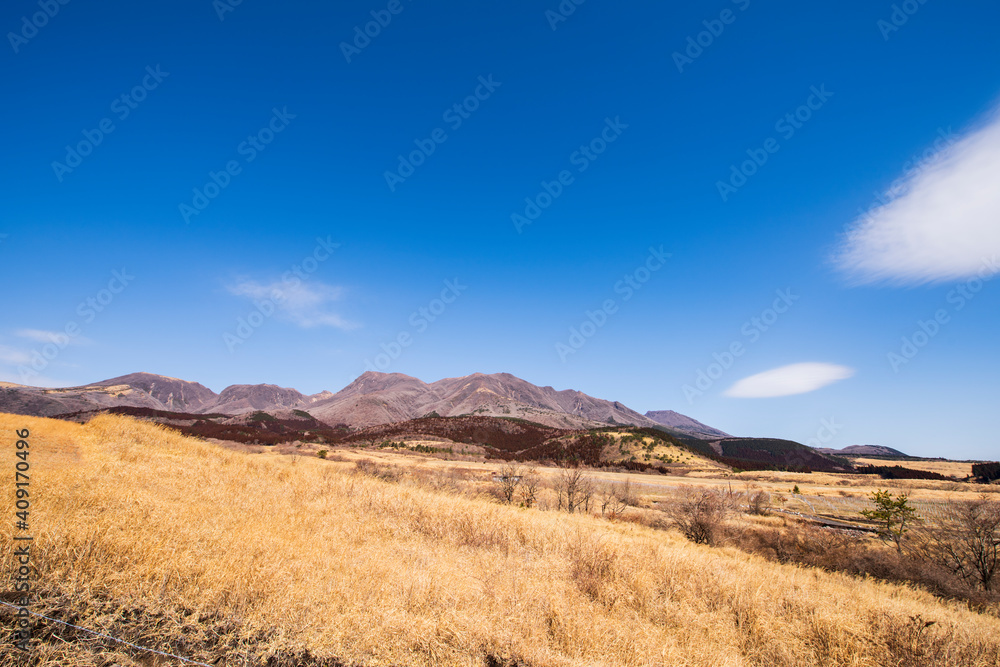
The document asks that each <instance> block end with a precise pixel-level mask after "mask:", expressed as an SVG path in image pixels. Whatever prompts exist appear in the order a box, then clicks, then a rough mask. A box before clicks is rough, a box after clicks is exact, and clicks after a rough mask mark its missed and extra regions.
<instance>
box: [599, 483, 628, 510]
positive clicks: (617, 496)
mask: <svg viewBox="0 0 1000 667" xmlns="http://www.w3.org/2000/svg"><path fill="white" fill-rule="evenodd" d="M635 502H636V500H635V494H634V492H633V491H632V481H631V480H629V479H626V480H625V481H624V482H616V483H614V484H607V485H605V486H604V490H603V493H602V494H601V514H604V515H606V516H607V517H609V518H611V519H617V518H618V517H620V516H621V515H622V514H623V513H624V512H625V510H626V509H628V508H629V506H630V505H634V504H635Z"/></svg>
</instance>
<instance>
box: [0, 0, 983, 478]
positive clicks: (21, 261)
mask: <svg viewBox="0 0 1000 667" xmlns="http://www.w3.org/2000/svg"><path fill="white" fill-rule="evenodd" d="M813 5H814V3H791V2H778V3H763V2H759V1H758V0H749V1H748V0H739V1H737V2H729V1H728V0H725V1H724V0H715V1H712V2H691V3H683V5H680V4H676V5H675V4H671V3H624V4H622V3H607V2H600V0H588V1H587V2H583V3H582V4H579V5H576V4H573V3H572V2H563V3H562V5H560V4H559V3H558V2H556V0H548V1H542V0H539V1H532V2H510V3H502V4H498V5H483V4H479V3H472V4H470V3H460V2H437V3H421V2H411V1H410V0H399V1H398V2H381V1H375V2H368V1H366V2H357V1H346V2H340V3H320V2H286V3H276V2H264V1H261V0H245V1H244V2H242V3H240V4H238V5H232V4H230V3H228V2H226V0H220V1H219V2H216V3H214V4H213V2H211V1H210V0H198V1H178V2H173V3H167V4H158V5H156V6H147V5H146V4H145V3H134V2H128V3H126V2H117V1H109V2H103V3H98V4H95V3H83V2H68V3H67V4H65V5H58V4H57V3H53V4H52V5H51V6H48V12H49V13H50V14H53V15H51V16H46V15H44V14H39V12H44V11H45V7H46V6H47V5H46V2H45V1H44V0H43V2H42V3H41V5H40V4H39V3H38V2H37V1H36V2H30V1H28V0H17V1H15V2H10V3H7V4H6V5H5V6H4V9H3V10H2V12H0V27H2V28H3V31H4V33H5V34H6V40H5V41H6V42H7V44H6V45H5V46H4V47H2V48H4V49H6V53H4V54H2V55H0V68H2V77H3V81H4V82H5V88H6V90H7V94H8V96H7V101H6V103H5V104H4V105H3V107H2V110H0V114H2V118H3V122H4V126H5V127H7V128H8V132H7V135H6V138H5V141H4V154H5V159H4V160H3V161H2V162H0V183H3V187H4V189H5V193H4V204H5V205H4V210H3V214H2V217H0V234H3V235H4V236H2V237H0V260H2V261H0V275H2V276H3V280H4V285H5V286H6V289H5V290H4V291H3V296H2V312H3V313H4V319H3V321H2V323H0V379H3V380H6V381H12V382H22V383H27V384H38V385H75V384H82V383H87V382H92V381H97V380H101V379H104V378H108V377H113V376H116V375H121V374H124V373H129V372H134V371H138V370H145V371H150V372H154V373H160V374H164V375H169V376H174V377H181V378H185V379H190V380H197V381H200V382H202V383H203V384H205V385H207V386H209V387H211V388H213V389H215V390H216V391H219V390H221V389H222V388H224V387H225V386H227V385H229V384H234V383H257V382H272V383H275V384H280V385H283V386H291V387H295V388H297V389H299V390H300V391H303V392H307V393H313V392H318V391H320V390H323V389H329V390H332V391H337V390H339V389H340V388H342V387H343V386H344V385H346V384H347V383H349V382H350V381H351V380H352V379H353V378H354V377H356V376H357V375H359V374H360V373H362V372H363V371H364V370H365V369H366V368H377V369H379V370H386V371H394V372H402V373H407V374H410V375H414V376H416V377H419V378H421V379H424V380H426V381H433V380H437V379H440V378H443V377H454V376H458V375H465V374H469V373H472V372H476V371H480V372H486V373H490V372H510V373H513V374H515V375H517V376H520V377H523V378H524V379H526V380H529V381H531V382H534V383H536V384H539V385H551V386H554V387H556V388H557V389H566V388H574V389H579V390H581V391H584V392H587V393H589V394H592V395H595V396H598V397H602V398H608V399H614V400H619V401H621V402H623V403H625V404H626V405H629V406H630V407H633V408H635V409H637V410H640V411H643V412H644V411H646V410H651V409H674V410H677V411H679V412H683V413H685V414H689V415H691V416H693V417H695V418H697V419H699V420H701V421H704V422H706V423H708V424H711V425H713V426H716V427H718V428H721V429H724V430H726V431H728V432H730V433H734V434H739V435H756V436H776V437H785V438H791V439H795V440H798V441H800V442H806V441H811V442H812V444H826V445H829V446H836V447H840V446H846V445H850V444H861V443H870V444H884V445H889V446H893V447H897V448H900V449H902V450H904V451H907V452H911V453H914V454H920V455H947V456H951V457H968V458H996V452H997V436H996V416H995V415H996V404H997V398H998V390H997V384H996V377H997V373H998V371H1000V355H998V354H997V351H996V340H997V337H996V331H997V328H998V325H1000V308H998V305H1000V290H998V286H997V285H995V284H993V283H992V282H991V281H990V280H989V278H990V277H991V276H992V275H993V274H995V273H996V271H997V267H996V265H995V264H992V263H990V260H991V258H993V257H994V256H995V255H1000V232H998V228H1000V225H998V224H997V220H998V216H997V214H998V213H1000V204H998V201H997V194H996V193H997V192H998V191H1000V188H998V187H997V181H996V174H997V173H998V170H997V168H998V154H1000V142H998V141H997V123H996V120H995V119H996V116H995V115H994V114H995V111H994V110H995V108H996V104H997V100H998V93H1000V76H998V74H997V72H1000V51H998V50H997V49H996V35H995V30H996V25H997V20H998V19H1000V8H998V7H997V6H996V4H995V3H987V2H955V3H945V2H941V1H940V0H928V1H927V2H925V3H923V4H920V3H919V2H916V1H915V0H914V1H913V2H911V3H904V5H897V7H898V9H894V7H893V4H892V3H878V2H875V3H872V2H857V1H855V2H841V3H825V4H821V5H817V6H813ZM560 7H561V8H562V13H559V12H560ZM56 8H57V10H56ZM570 9H572V13H570V11H569V10H570ZM373 21H375V22H376V23H372V22H373ZM378 21H381V23H382V24H384V25H380V24H379V23H377V22H378ZM366 29H367V30H368V31H369V33H370V34H371V35H374V36H371V37H365V36H363V35H364V31H365V30H366ZM359 34H360V35H362V36H359ZM456 105H457V107H456ZM789 114H791V116H789ZM108 130H110V131H108ZM84 153H85V155H83V154H84ZM748 161H749V162H748ZM739 172H742V173H739ZM747 174H749V175H747ZM861 211H867V213H866V214H865V215H861V213H860V212H861ZM665 255H669V257H665ZM654 267H655V268H654ZM115 272H118V273H117V274H116V273H115ZM977 275H978V276H982V278H984V279H983V280H981V281H980V278H978V277H977ZM970 281H972V282H971V283H970ZM630 283H631V284H630ZM88 299H90V300H93V301H92V302H91V303H89V304H88ZM606 306H607V309H605V307H606ZM421 309H423V311H424V312H421ZM779 310H780V311H782V312H778V311H779ZM254 313H256V314H254ZM241 321H242V322H245V324H241ZM587 322H591V323H592V324H586V323H587ZM921 323H923V327H922V326H921ZM598 325H599V326H598ZM67 327H69V330H70V331H72V332H74V335H72V336H64V335H61V333H60V332H65V331H66V330H67ZM574 332H576V333H574ZM929 332H933V335H931V334H930V333H929ZM53 336H54V337H53ZM904 338H905V339H906V340H904ZM400 341H402V342H403V343H405V346H404V345H400V344H399V342H400ZM397 345H398V346H399V347H398V348H397V347H396V346H397ZM907 345H909V346H910V347H907ZM46 346H49V347H47V348H46ZM53 346H55V347H53ZM731 350H737V351H739V354H736V355H733V356H732V358H731V359H730V358H729V357H728V355H729V354H732V352H731ZM380 354H383V355H385V356H382V357H379V356H378V355H380ZM39 355H41V357H40V356H39ZM46 355H47V357H48V358H44V357H45V356H46ZM713 364H717V366H713ZM702 374H704V375H702ZM761 374H763V375H761Z"/></svg>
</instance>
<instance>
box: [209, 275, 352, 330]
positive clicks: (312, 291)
mask: <svg viewBox="0 0 1000 667" xmlns="http://www.w3.org/2000/svg"><path fill="white" fill-rule="evenodd" d="M227 289H228V290H229V292H230V294H234V295H236V296H241V297H245V298H247V299H250V300H251V301H254V302H257V303H261V302H265V301H270V302H271V303H273V304H274V305H275V307H276V310H275V312H276V313H277V314H280V315H281V316H282V317H284V318H285V319H287V320H289V321H290V322H293V323H294V324H296V325H298V326H300V327H303V328H306V329H311V328H314V327H334V328H337V329H343V330H345V331H347V330H350V329H355V328H357V327H358V325H357V324H356V323H354V322H350V321H348V320H345V319H344V318H343V317H341V316H340V315H339V314H337V313H335V312H333V311H332V310H331V308H330V306H331V304H333V303H335V302H337V301H340V300H341V298H342V297H343V295H344V289H343V288H342V287H336V286H333V285H326V284H323V283H320V282H316V281H312V282H309V283H304V282H298V283H291V282H283V281H280V280H279V281H274V282H271V283H261V282H258V281H256V280H250V279H243V280H239V281H237V282H236V283H234V284H232V285H229V286H227Z"/></svg>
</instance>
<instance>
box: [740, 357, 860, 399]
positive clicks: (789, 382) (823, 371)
mask: <svg viewBox="0 0 1000 667" xmlns="http://www.w3.org/2000/svg"><path fill="white" fill-rule="evenodd" d="M852 375H854V369H853V368H848V367H847V366H837V365H835V364H826V363H821V362H804V363H800V364H791V365H788V366H782V367H780V368H772V369H771V370H769V371H764V372H763V373H757V374H756V375H751V376H750V377H746V378H743V379H742V380H740V381H739V382H737V383H736V384H734V385H733V386H732V387H730V388H729V389H727V390H726V391H725V392H723V393H724V395H725V396H731V397H733V398H773V397H776V396H792V395H795V394H807V393H809V392H811V391H816V390H817V389H822V388H823V387H825V386H827V385H830V384H833V383H834V382H838V381H840V380H845V379H847V378H849V377H851V376H852Z"/></svg>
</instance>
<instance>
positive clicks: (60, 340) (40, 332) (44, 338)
mask: <svg viewBox="0 0 1000 667" xmlns="http://www.w3.org/2000/svg"><path fill="white" fill-rule="evenodd" d="M14 335H15V336H17V337H18V338H27V339H28V340H33V341H35V342H38V343H57V344H60V345H87V344H90V343H92V342H93V341H91V340H90V339H89V338H86V337H84V336H80V335H76V336H67V335H66V334H65V333H64V332H62V331H46V330H44V329H18V330H17V331H15V332H14Z"/></svg>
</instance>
